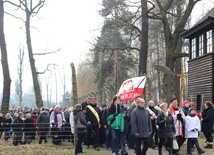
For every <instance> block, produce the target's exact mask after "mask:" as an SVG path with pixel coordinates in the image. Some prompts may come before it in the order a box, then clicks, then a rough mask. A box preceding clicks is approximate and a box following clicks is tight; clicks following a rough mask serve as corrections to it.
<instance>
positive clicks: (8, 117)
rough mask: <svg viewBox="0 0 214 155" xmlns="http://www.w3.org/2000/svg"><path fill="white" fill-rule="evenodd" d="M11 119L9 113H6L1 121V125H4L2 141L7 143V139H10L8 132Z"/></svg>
mask: <svg viewBox="0 0 214 155" xmlns="http://www.w3.org/2000/svg"><path fill="white" fill-rule="evenodd" d="M12 121H13V120H12V117H11V115H10V113H7V114H6V115H5V118H4V120H3V124H4V139H5V141H8V139H9V138H10V130H11V124H12Z"/></svg>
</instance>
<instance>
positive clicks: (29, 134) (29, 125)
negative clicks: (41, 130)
mask: <svg viewBox="0 0 214 155" xmlns="http://www.w3.org/2000/svg"><path fill="white" fill-rule="evenodd" d="M25 116H26V119H25V120H24V124H25V125H24V132H25V143H27V144H30V143H31V142H32V140H33V137H34V132H35V130H36V128H35V127H34V124H33V119H32V117H31V113H27V114H25Z"/></svg>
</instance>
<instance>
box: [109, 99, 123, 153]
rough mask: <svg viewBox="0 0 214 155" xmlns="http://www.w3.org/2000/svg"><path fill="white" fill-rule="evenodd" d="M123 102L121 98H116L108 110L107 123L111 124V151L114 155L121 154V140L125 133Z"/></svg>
mask: <svg viewBox="0 0 214 155" xmlns="http://www.w3.org/2000/svg"><path fill="white" fill-rule="evenodd" d="M121 104H122V100H121V98H120V97H118V96H115V97H114V98H113V100H112V104H111V106H110V107H109V109H108V117H107V121H108V122H109V123H108V124H109V127H110V132H111V150H112V155H118V154H119V138H120V134H122V132H124V117H123V113H122V111H121Z"/></svg>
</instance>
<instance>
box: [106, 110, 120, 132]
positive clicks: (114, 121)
mask: <svg viewBox="0 0 214 155" xmlns="http://www.w3.org/2000/svg"><path fill="white" fill-rule="evenodd" d="M107 120H108V121H109V122H110V123H111V128H113V129H119V130H120V131H121V132H123V131H124V117H123V114H122V113H119V114H117V116H116V117H114V115H113V114H112V115H109V116H108V118H107Z"/></svg>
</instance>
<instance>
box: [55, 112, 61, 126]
mask: <svg viewBox="0 0 214 155" xmlns="http://www.w3.org/2000/svg"><path fill="white" fill-rule="evenodd" d="M57 114H61V117H62V113H61V112H57V111H54V123H55V124H56V127H57V128H58V119H57Z"/></svg>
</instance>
